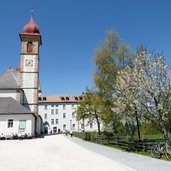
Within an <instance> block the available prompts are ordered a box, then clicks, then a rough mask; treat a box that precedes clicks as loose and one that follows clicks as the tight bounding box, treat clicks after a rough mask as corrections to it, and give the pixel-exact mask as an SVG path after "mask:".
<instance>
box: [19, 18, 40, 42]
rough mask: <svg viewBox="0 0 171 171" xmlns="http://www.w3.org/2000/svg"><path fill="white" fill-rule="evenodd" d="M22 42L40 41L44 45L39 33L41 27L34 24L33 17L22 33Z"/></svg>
mask: <svg viewBox="0 0 171 171" xmlns="http://www.w3.org/2000/svg"><path fill="white" fill-rule="evenodd" d="M20 39H21V41H28V40H30V41H33V40H35V41H38V42H39V44H40V45H42V38H41V34H40V31H39V26H38V25H37V24H36V23H35V22H34V20H33V17H32V16H31V19H30V21H29V22H28V23H27V24H26V25H25V26H24V28H23V31H22V32H21V33H20Z"/></svg>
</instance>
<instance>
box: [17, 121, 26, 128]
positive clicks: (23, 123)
mask: <svg viewBox="0 0 171 171" xmlns="http://www.w3.org/2000/svg"><path fill="white" fill-rule="evenodd" d="M19 129H26V120H20V121H19Z"/></svg>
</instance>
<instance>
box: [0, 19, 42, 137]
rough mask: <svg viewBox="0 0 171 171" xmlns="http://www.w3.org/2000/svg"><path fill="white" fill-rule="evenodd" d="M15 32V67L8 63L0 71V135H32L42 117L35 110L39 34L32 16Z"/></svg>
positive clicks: (40, 41)
mask: <svg viewBox="0 0 171 171" xmlns="http://www.w3.org/2000/svg"><path fill="white" fill-rule="evenodd" d="M19 36H20V40H21V53H20V63H19V67H18V68H17V69H13V68H12V67H10V68H9V69H7V71H6V72H4V73H3V74H2V75H0V136H1V135H5V136H10V135H14V134H27V135H30V136H33V137H34V136H37V135H39V134H40V133H41V130H42V119H41V116H40V115H39V114H38V93H39V48H40V46H41V45H42V38H41V34H40V31H39V27H38V25H37V24H36V23H35V22H34V19H33V17H32V16H31V19H30V21H29V22H28V23H27V24H26V25H25V26H24V28H23V31H22V32H21V33H20V34H19Z"/></svg>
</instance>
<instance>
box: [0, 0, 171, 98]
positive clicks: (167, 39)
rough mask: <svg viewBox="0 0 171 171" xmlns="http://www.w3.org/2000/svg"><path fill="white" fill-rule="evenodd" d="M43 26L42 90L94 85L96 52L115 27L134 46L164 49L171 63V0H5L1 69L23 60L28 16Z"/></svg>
mask: <svg viewBox="0 0 171 171" xmlns="http://www.w3.org/2000/svg"><path fill="white" fill-rule="evenodd" d="M32 7H34V11H35V12H34V20H35V22H36V23H37V24H38V25H39V28H40V32H41V35H42V40H43V45H42V47H41V49H40V82H41V87H42V92H43V94H44V95H48V94H81V93H82V92H83V91H84V90H85V87H86V86H88V87H90V88H91V87H92V86H93V73H94V71H95V66H94V64H93V56H94V53H95V50H96V48H97V47H98V46H99V44H100V42H101V41H102V40H103V39H104V38H105V34H106V32H107V31H109V30H111V29H114V30H116V31H117V32H118V33H119V34H120V37H121V38H122V41H123V42H125V43H127V44H129V45H130V47H131V49H132V50H133V51H135V48H136V46H137V45H138V44H143V45H144V46H146V47H147V48H148V50H149V51H151V50H154V49H155V50H156V51H157V52H163V53H164V55H165V58H166V60H167V62H168V63H169V64H171V58H170V57H171V18H170V17H171V1H170V0H129V1H128V0H49V1H47V0H29V1H26V0H15V1H12V0H2V1H1V4H0V22H1V24H0V38H1V44H0V45H1V46H0V50H1V53H0V59H1V60H0V73H3V72H4V71H6V69H7V68H8V67H9V66H13V67H15V68H16V67H17V66H18V65H19V61H20V50H21V42H20V39H19V33H20V32H21V31H22V29H23V27H24V25H25V24H26V23H27V22H28V21H29V20H30V15H31V14H30V9H31V8H32Z"/></svg>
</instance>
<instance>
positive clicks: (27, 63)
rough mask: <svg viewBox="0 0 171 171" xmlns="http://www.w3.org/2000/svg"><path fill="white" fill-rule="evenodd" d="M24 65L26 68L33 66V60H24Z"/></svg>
mask: <svg viewBox="0 0 171 171" xmlns="http://www.w3.org/2000/svg"><path fill="white" fill-rule="evenodd" d="M25 65H26V66H28V67H32V66H33V60H32V59H26V62H25Z"/></svg>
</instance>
